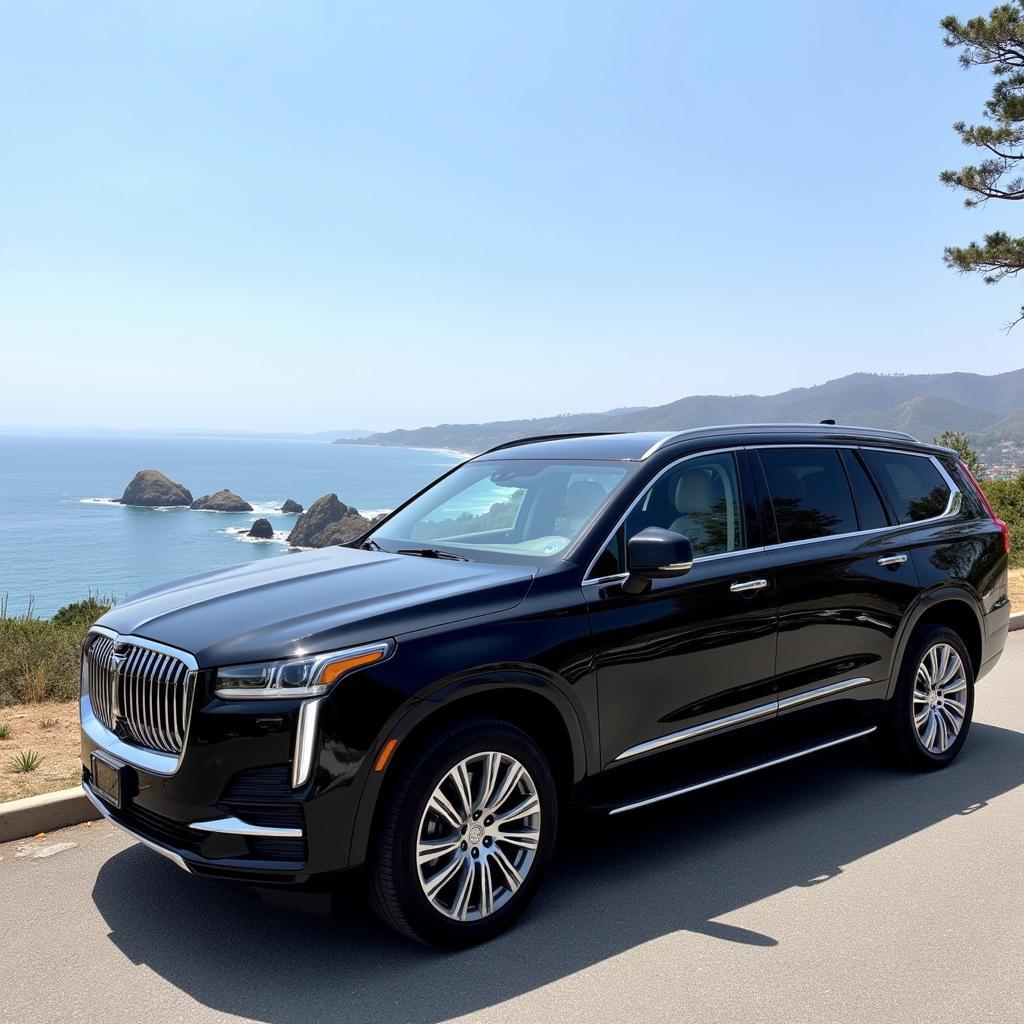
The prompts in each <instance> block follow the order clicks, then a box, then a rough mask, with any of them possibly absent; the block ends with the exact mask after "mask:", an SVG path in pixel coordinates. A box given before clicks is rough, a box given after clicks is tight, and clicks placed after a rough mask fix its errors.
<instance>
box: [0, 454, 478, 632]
mask: <svg viewBox="0 0 1024 1024" xmlns="http://www.w3.org/2000/svg"><path fill="white" fill-rule="evenodd" d="M456 461H458V460H457V459H456V458H455V457H454V456H450V455H447V454H442V453H440V452H430V451H420V450H415V449H404V448H371V447H359V446H356V445H332V444H329V443H327V442H324V441H304V440H278V439H268V438H238V437H171V436H166V435H162V436H152V437H145V436H138V435H132V436H130V437H111V436H109V435H97V436H88V435H85V434H76V435H73V436H71V435H68V436H57V435H47V436H40V435H16V434H0V501H2V503H3V509H4V514H3V526H2V529H0V597H2V596H3V595H5V594H6V595H7V613H8V614H9V615H20V614H23V613H25V612H26V611H27V610H28V609H29V608H30V607H31V608H32V609H33V611H34V613H35V614H36V615H40V616H48V615H52V614H53V612H55V611H56V610H57V609H58V608H59V607H61V606H62V605H64V604H67V603H68V602H70V601H77V600H80V599H81V598H84V597H86V596H88V594H89V593H92V594H94V595H97V594H98V595H100V596H102V597H114V598H117V599H123V598H124V597H126V596H127V595H129V594H132V593H134V592H136V591H138V590H142V589H144V588H146V587H150V586H153V585H154V584H157V583H162V582H165V581H167V580H173V579H176V578H178V577H181V576H188V575H190V574H193V573H197V572H203V571H204V570H207V569H217V568H222V567H224V566H229V565H235V564H237V563H239V562H247V561H251V560H252V559H256V558H272V557H275V556H278V555H286V554H287V553H288V552H289V551H290V549H289V548H288V546H287V544H286V543H285V542H284V538H285V536H286V535H287V533H288V531H289V530H290V529H291V527H292V525H293V524H294V522H295V518H296V517H295V516H283V515H281V514H280V513H278V512H277V511H276V509H277V508H279V507H280V505H281V504H283V502H284V501H285V499H287V498H294V499H295V500H296V501H298V502H300V503H301V504H302V505H303V506H305V507H306V508H308V507H309V506H310V505H311V504H312V503H313V501H315V500H316V499H317V498H319V497H321V496H322V495H324V494H328V493H329V492H331V491H334V492H335V493H336V494H337V495H338V497H339V498H340V499H341V500H342V501H343V502H345V504H347V505H354V506H355V507H356V508H358V509H359V510H360V511H361V512H364V513H368V514H374V513H376V512H379V511H382V510H386V509H392V508H394V507H395V506H396V505H398V504H399V503H400V502H402V501H403V500H404V499H405V498H407V497H409V496H410V495H412V494H414V493H415V492H416V491H417V490H419V489H420V488H421V487H423V486H424V485H425V484H427V483H429V482H430V481H431V480H433V479H434V478H436V477H437V476H439V475H440V474H441V473H442V472H444V471H445V470H446V469H447V468H448V467H449V466H451V465H452V464H453V463H454V462H456ZM140 469H159V470H160V471H161V472H163V473H166V474H167V476H169V477H170V478H171V479H172V480H177V481H178V482H179V483H182V484H184V485H185V486H186V487H187V488H188V489H189V490H190V491H191V492H192V495H193V497H199V496H200V495H202V494H210V493H212V492H214V491H218V490H220V489H221V488H223V487H226V488H228V489H229V490H232V491H234V492H235V493H236V494H239V495H241V496H242V497H243V498H245V500H246V501H248V502H249V504H250V505H252V506H253V509H254V511H253V512H251V513H250V512H246V513H231V512H193V511H192V510H190V509H185V508H174V509H149V508H130V507H127V506H124V505H118V504H116V503H114V502H113V501H112V500H111V499H113V498H118V497H120V495H121V493H122V491H123V490H124V488H125V486H126V485H127V484H128V482H129V481H130V480H131V478H132V477H133V476H134V475H135V473H136V472H137V471H138V470H140ZM259 517H264V518H266V519H269V520H270V522H271V524H272V525H273V527H274V530H275V539H274V540H272V541H269V540H268V541H254V540H251V539H249V538H246V537H244V534H245V532H246V531H247V530H248V529H249V527H250V526H251V525H252V523H253V521H254V520H255V519H257V518H259Z"/></svg>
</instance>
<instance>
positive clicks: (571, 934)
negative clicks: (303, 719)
mask: <svg viewBox="0 0 1024 1024" xmlns="http://www.w3.org/2000/svg"><path fill="white" fill-rule="evenodd" d="M1022 783H1024V735H1022V734H1021V733H1018V732H1014V731H1011V730H1006V729H999V728H996V727H994V726H988V725H979V724H977V723H975V724H974V725H973V727H972V729H971V741H970V743H969V744H968V745H967V747H966V748H965V749H964V753H963V754H962V755H961V757H960V758H959V759H958V760H957V762H956V763H955V764H954V765H953V766H952V767H951V768H949V769H947V770H945V771H941V772H935V773H931V774H924V775H917V774H902V773H899V772H896V771H893V770H890V769H888V768H885V767H882V766H881V765H879V764H878V762H877V761H876V760H875V758H874V757H873V756H872V752H871V749H870V747H869V746H868V745H866V744H864V745H861V744H850V745H849V746H847V747H845V748H837V749H836V750H833V751H828V752H825V753H823V754H820V755H816V756H814V757H810V758H806V759H803V760H801V761H796V762H793V763H791V764H789V765H785V766H782V767H780V768H776V769H773V770H770V771H766V772H762V773H759V774H757V775H753V776H749V777H747V778H744V779H741V780H737V781H735V782H732V783H728V784H726V785H722V786H718V787H715V788H712V789H709V790H704V791H702V792H700V793H698V794H694V795H692V796H690V797H684V798H681V799H678V800H674V801H669V802H666V803H663V804H660V805H658V806H655V807H651V808H648V809H646V810H644V811H641V812H637V813H635V814H632V815H628V814H627V815H622V816H619V817H616V818H580V819H576V820H573V821H572V822H571V824H570V826H569V827H568V828H567V829H566V831H565V834H564V835H563V837H562V842H561V847H560V850H559V853H558V855H557V857H556V860H555V863H554V864H553V866H552V869H551V873H550V874H549V876H548V879H547V881H546V883H545V885H544V887H543V888H542V890H541V892H540V894H539V896H538V898H537V901H536V903H535V905H534V907H533V908H532V910H531V911H528V912H527V915H526V917H524V919H523V920H522V921H521V922H520V923H519V924H518V925H517V926H515V927H514V928H513V929H512V930H511V931H510V932H508V933H506V934H505V935H503V936H502V937H500V938H498V939H496V940H494V941H492V942H490V943H488V944H486V945H484V946H480V947H477V948H475V949H471V950H467V951H464V952H460V953H447V954H446V953H439V952H437V951H433V950H430V949H427V948H426V947H421V946H418V945H416V944H415V943H412V942H409V941H407V940H405V939H403V938H401V937H399V936H398V935H396V934H394V933H393V932H391V931H390V930H388V929H387V928H385V927H384V926H383V925H382V924H380V923H379V922H377V920H376V918H375V917H374V916H373V914H372V913H371V912H370V911H368V910H367V909H365V908H364V907H363V906H362V904H361V902H360V901H359V900H358V899H355V898H354V897H349V898H347V899H345V900H344V904H345V905H344V906H343V907H342V909H341V911H340V912H339V913H336V914H335V915H334V916H332V917H315V916H311V915H307V914H302V913H299V912H297V911H295V910H290V909H283V908H279V907H272V906H267V905H266V904H264V903H262V902H260V901H259V900H258V899H256V898H255V897H254V896H253V895H252V894H251V893H250V892H248V891H246V890H245V889H242V888H238V887H235V886H232V885H229V884H224V883H218V882H213V881H209V880H205V879H200V878H195V877H189V876H187V875H185V874H183V873H182V872H180V871H179V870H178V869H177V868H175V867H173V866H172V865H171V864H169V863H167V862H166V861H165V860H163V859H162V858H160V857H157V856H155V855H153V854H152V853H150V852H149V851H147V850H145V849H144V848H142V847H141V846H133V847H131V848H129V849H127V850H124V851H122V852H121V853H118V854H117V855H115V856H114V857H112V858H111V859H110V860H109V861H107V863H106V864H104V866H103V868H102V869H101V871H100V873H99V876H98V878H97V880H96V885H95V889H94V891H93V899H94V901H95V904H96V906H97V908H98V909H99V911H100V913H101V914H102V915H103V917H104V919H105V920H106V922H107V924H108V926H109V928H110V938H111V941H112V942H114V943H115V944H116V946H117V947H118V948H119V949H120V950H121V951H122V952H123V953H124V954H125V955H126V956H127V957H128V958H129V959H130V960H131V961H133V962H134V963H136V964H145V965H147V966H148V967H149V968H151V969H152V970H154V971H156V972H157V973H158V974H160V975H161V976H162V977H163V978H165V979H166V980H167V981H168V982H170V983H171V984H173V985H175V986H177V987H178V988H180V989H181V990H182V991H184V992H186V993H187V994H188V995H190V996H192V997H193V998H194V999H196V1000H198V1001H199V1002H200V1003H203V1004H205V1005H206V1006H209V1007H212V1008H214V1009H217V1010H221V1011H223V1012H225V1013H231V1014H237V1015H239V1016H241V1017H251V1018H254V1019H256V1020H261V1021H268V1022H272V1024H309V1022H313V1021H320V1020H324V1021H326V1020H330V1021H338V1020H344V1021H357V1022H362V1021H379V1020H392V1021H409V1022H414V1024H435V1022H437V1021H441V1020H445V1019H448V1018H450V1017H457V1016H460V1015H462V1014H466V1013H470V1012H472V1011H476V1010H481V1009H484V1008H486V1007H489V1006H493V1005H495V1004H498V1003H501V1002H504V1001H505V1000H507V999H510V998H512V997H514V996H517V995H520V994H522V993H524V992H528V991H530V990H533V989H536V988H538V987H540V986H542V985H547V984H549V983H551V982H553V981H557V980H558V979H560V978H563V977H566V976H568V975H571V974H573V973H575V972H577V971H580V970H582V969H584V968H587V967H589V966H591V965H593V964H595V963H597V962H599V961H601V960H604V959H606V958H608V957H611V956H614V955H616V954H618V953H621V952H623V951H624V950H628V949H631V948H633V947H635V946H638V945H640V944H642V943H645V942H648V941H650V940H652V939H656V938H658V937H660V936H663V935H666V934H669V933H672V932H676V931H679V930H689V931H694V932H701V933H703V934H705V935H709V936H712V937H714V938H717V939H719V940H722V941H726V942H739V943H744V944H748V945H751V946H755V947H756V946H773V945H776V944H777V942H776V940H775V939H774V938H773V937H772V936H771V935H762V934H759V933H756V932H750V931H746V930H745V929H742V928H739V927H736V926H734V925H730V924H727V923H723V922H719V921H717V920H716V919H717V918H719V917H722V916H724V915H727V914H729V913H730V912H733V911H735V910H737V909H739V908H742V907H745V906H748V905H750V904H752V903H755V902H757V901H759V900H763V899H765V898H766V897H769V896H772V895H774V894H777V893H780V892H783V891H785V890H786V889H789V888H791V887H793V886H809V885H821V884H828V881H829V880H830V879H831V878H833V877H835V876H836V875H838V874H839V873H840V872H841V871H842V870H843V868H844V866H845V865H848V864H850V863H852V862H854V861H856V860H858V859H859V858H861V857H864V856H866V855H868V854H871V853H874V852H875V851H877V850H880V849H882V848H884V847H886V846H888V845H890V844H891V843H895V842H898V841H899V840H901V839H903V838H905V837H906V836H909V835H912V834H913V833H915V832H919V831H920V830H922V829H925V828H928V827H929V826H930V825H934V824H936V823H937V822H940V821H943V820H944V819H947V818H950V817H953V816H956V815H964V814H972V813H981V814H983V813H984V811H985V806H986V804H987V803H988V802H989V801H990V800H992V799H994V798H996V797H998V796H999V795H1000V794H1002V793H1006V792H1008V791H1009V790H1011V789H1013V788H1015V787H1017V786H1019V785H1021V784H1022ZM879 898H880V899H884V898H885V895H884V894H879ZM680 969H681V970H683V969H685V966H684V965H680Z"/></svg>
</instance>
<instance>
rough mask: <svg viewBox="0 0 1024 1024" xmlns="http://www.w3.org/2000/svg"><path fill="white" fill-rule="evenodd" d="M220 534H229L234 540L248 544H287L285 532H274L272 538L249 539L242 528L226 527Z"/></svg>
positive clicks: (245, 530) (246, 531)
mask: <svg viewBox="0 0 1024 1024" xmlns="http://www.w3.org/2000/svg"><path fill="white" fill-rule="evenodd" d="M220 532H221V533H227V534H230V535H231V536H232V537H234V538H235V540H244V541H246V542H247V543H249V544H286V543H287V542H288V531H287V530H275V531H274V536H273V537H250V536H249V531H248V530H247V529H246V528H245V527H244V526H228V527H226V528H225V529H223V530H221V531H220Z"/></svg>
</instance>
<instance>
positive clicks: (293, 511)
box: [280, 498, 302, 516]
mask: <svg viewBox="0 0 1024 1024" xmlns="http://www.w3.org/2000/svg"><path fill="white" fill-rule="evenodd" d="M280 511H281V512H284V513H285V515H289V516H290V515H299V516H301V515H302V506H301V505H300V504H299V503H298V502H297V501H292V499H291V498H289V499H288V500H287V501H286V502H285V503H284V504H283V505H282V506H281V508H280Z"/></svg>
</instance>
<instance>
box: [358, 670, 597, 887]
mask: <svg viewBox="0 0 1024 1024" xmlns="http://www.w3.org/2000/svg"><path fill="white" fill-rule="evenodd" d="M497 691H501V692H502V693H503V694H507V693H509V692H510V691H520V692H528V693H533V694H537V695H539V696H542V697H543V698H544V699H546V700H547V701H548V702H549V703H550V704H551V705H552V706H553V707H554V708H555V710H556V711H557V712H558V714H559V716H560V718H561V720H562V723H563V724H564V726H565V730H566V733H567V734H568V736H569V743H570V747H571V754H572V779H573V783H574V784H575V783H578V782H579V781H580V780H581V779H583V778H584V777H585V776H586V774H587V772H588V771H589V770H593V769H594V768H595V767H596V763H597V762H596V758H597V755H598V745H597V739H596V737H590V738H589V742H588V737H587V736H586V734H585V732H584V728H583V725H582V720H583V718H582V716H581V714H580V711H579V710H578V709H577V707H576V700H577V698H576V695H575V693H574V692H573V690H572V688H571V687H570V686H569V685H568V684H567V683H566V682H564V680H560V679H558V677H557V676H554V677H553V676H552V673H549V672H545V671H543V670H541V669H537V668H525V667H522V666H495V667H492V668H488V669H482V670H476V671H474V672H472V673H466V674H463V675H461V676H459V677H458V678H455V679H449V680H447V681H444V682H441V683H438V684H437V685H436V686H434V687H432V688H431V689H429V690H428V691H426V692H424V693H423V694H421V695H419V696H418V697H417V698H416V699H414V700H412V701H410V702H408V703H407V704H405V705H403V707H402V708H400V709H399V711H398V713H396V714H395V715H393V716H392V718H391V719H390V720H389V721H388V722H387V723H386V724H385V726H384V728H383V729H382V730H381V731H380V733H379V735H378V738H377V743H376V744H375V745H374V746H373V747H372V748H371V751H370V755H371V756H368V757H367V758H366V759H365V764H364V767H363V772H362V773H361V774H362V775H363V778H362V780H361V781H360V780H356V783H357V784H358V785H359V786H360V793H359V803H358V807H357V810H356V815H355V820H354V823H353V827H352V833H351V836H350V840H349V852H348V864H349V866H350V867H357V866H358V865H360V864H362V863H363V862H364V861H365V859H366V855H367V851H368V849H369V844H370V837H371V834H372V830H373V819H374V815H375V814H376V810H377V805H378V803H379V800H380V796H381V793H382V791H383V789H384V786H385V783H386V782H387V780H388V771H387V769H385V770H384V771H383V772H377V771H374V770H373V764H374V761H375V760H376V758H377V755H378V753H379V751H380V750H381V748H382V747H383V745H384V743H385V742H387V741H388V740H389V739H397V740H398V749H399V750H400V749H401V747H402V743H403V741H405V740H406V739H408V738H409V737H410V736H411V735H412V733H413V732H414V731H416V730H417V729H418V728H419V727H420V726H421V725H423V723H424V722H426V721H427V720H428V719H429V718H431V716H433V715H436V714H438V713H439V712H441V711H442V710H443V711H446V712H447V711H450V710H452V709H456V710H457V707H458V704H459V703H460V702H463V701H466V700H468V698H471V697H480V696H482V695H485V694H487V693H496V692H497Z"/></svg>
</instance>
